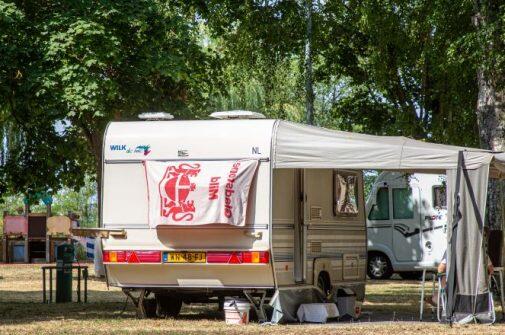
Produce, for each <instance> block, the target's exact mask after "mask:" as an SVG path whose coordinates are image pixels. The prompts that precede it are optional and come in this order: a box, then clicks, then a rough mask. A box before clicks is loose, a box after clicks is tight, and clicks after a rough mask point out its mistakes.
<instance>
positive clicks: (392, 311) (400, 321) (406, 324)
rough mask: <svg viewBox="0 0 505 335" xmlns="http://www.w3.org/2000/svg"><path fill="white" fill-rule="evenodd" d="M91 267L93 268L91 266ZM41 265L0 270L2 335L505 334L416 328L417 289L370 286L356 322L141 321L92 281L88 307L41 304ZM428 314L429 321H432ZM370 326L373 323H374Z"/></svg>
mask: <svg viewBox="0 0 505 335" xmlns="http://www.w3.org/2000/svg"><path fill="white" fill-rule="evenodd" d="M91 267H92V266H91ZM41 301H42V283H41V270H40V265H24V264H23V265H3V264H0V334H72V335H75V334H216V333H219V334H239V333H240V334H258V333H259V334H266V333H269V334H270V333H275V334H360V335H366V334H374V335H375V334H398V333H402V334H419V335H421V334H423V335H424V334H458V335H459V334H482V333H487V334H504V333H505V324H497V325H493V326H481V325H470V326H455V327H453V328H449V326H447V325H439V324H438V323H435V322H423V323H420V322H416V321H415V320H417V317H418V303H419V283H418V282H415V281H400V280H390V281H369V283H368V285H367V300H366V302H365V305H364V315H363V317H362V318H361V320H360V321H358V322H353V323H349V322H347V323H331V324H326V325H306V324H305V325H278V326H261V325H258V324H254V323H253V324H250V325H248V326H227V325H226V324H225V323H224V321H223V316H222V315H221V313H219V311H218V310H217V306H216V305H191V306H184V307H183V310H182V313H181V316H180V317H179V318H177V319H156V320H138V319H136V318H135V312H134V310H133V308H132V305H131V304H128V305H127V307H126V309H125V310H124V311H123V309H124V306H125V304H124V303H125V297H124V295H123V293H122V292H121V291H120V290H118V289H114V288H111V289H110V290H108V289H107V286H106V284H105V283H104V282H103V281H102V280H97V279H95V278H91V279H90V282H89V301H90V302H89V303H88V304H77V303H72V304H42V303H41ZM430 318H431V317H430V312H429V311H428V310H427V311H426V319H428V320H429V319H430ZM370 321H372V322H370Z"/></svg>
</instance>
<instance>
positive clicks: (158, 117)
mask: <svg viewBox="0 0 505 335" xmlns="http://www.w3.org/2000/svg"><path fill="white" fill-rule="evenodd" d="M138 117H139V119H141V120H145V121H163V120H172V119H173V118H174V116H173V115H172V114H170V113H165V112H149V113H142V114H139V116H138Z"/></svg>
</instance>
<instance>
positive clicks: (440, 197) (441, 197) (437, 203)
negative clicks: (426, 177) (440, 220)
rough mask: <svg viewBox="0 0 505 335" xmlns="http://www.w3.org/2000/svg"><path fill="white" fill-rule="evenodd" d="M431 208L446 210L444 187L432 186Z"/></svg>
mask: <svg viewBox="0 0 505 335" xmlns="http://www.w3.org/2000/svg"><path fill="white" fill-rule="evenodd" d="M433 207H434V208H447V195H446V194H445V187H444V186H433Z"/></svg>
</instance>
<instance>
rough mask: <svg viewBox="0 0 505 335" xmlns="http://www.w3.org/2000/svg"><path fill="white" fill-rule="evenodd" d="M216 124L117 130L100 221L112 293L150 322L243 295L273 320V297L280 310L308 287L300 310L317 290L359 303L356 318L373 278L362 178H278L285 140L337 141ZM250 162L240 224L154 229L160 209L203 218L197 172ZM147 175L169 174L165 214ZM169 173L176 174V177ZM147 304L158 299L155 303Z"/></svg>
mask: <svg viewBox="0 0 505 335" xmlns="http://www.w3.org/2000/svg"><path fill="white" fill-rule="evenodd" d="M216 116H217V117H218V118H221V119H220V120H195V121H134V122H112V123H110V124H109V125H108V127H107V129H106V132H105V136H104V147H103V148H104V149H103V182H102V190H101V194H102V213H101V218H100V219H101V220H100V224H101V231H102V236H103V238H102V248H103V258H104V265H105V269H106V277H107V282H108V284H109V285H111V286H116V287H120V288H122V289H123V290H124V292H125V293H127V294H128V295H129V296H131V297H132V300H134V301H135V303H136V304H137V307H138V310H139V312H140V313H141V314H142V315H149V314H150V308H149V306H151V305H150V304H154V302H156V313H157V314H163V315H170V316H174V315H177V314H178V312H179V310H180V308H181V303H182V302H183V301H184V302H186V303H191V302H201V301H220V302H222V299H223V297H224V296H246V297H247V298H248V299H250V300H251V301H252V302H253V303H254V304H255V307H256V309H257V312H258V313H259V314H260V318H263V319H265V318H266V317H265V311H264V309H263V307H264V304H263V303H264V302H265V301H266V300H268V299H269V298H272V296H274V294H275V295H276V296H274V297H273V298H272V300H275V299H279V297H278V295H279V292H287V291H290V290H291V291H292V292H294V291H293V290H303V289H307V288H308V289H310V290H312V291H311V292H312V293H310V294H305V295H303V294H297V295H296V299H298V300H303V299H305V300H307V299H308V300H310V299H311V298H307V297H309V296H311V297H312V296H313V295H314V292H315V291H314V290H316V291H317V292H319V293H323V295H328V294H329V293H330V292H333V293H335V294H337V293H336V292H344V291H345V292H346V294H349V292H351V294H354V295H355V296H356V308H355V313H356V314H355V315H354V316H357V315H358V314H359V313H360V306H361V302H362V301H363V299H364V288H365V277H366V220H365V206H364V192H363V176H362V171H361V170H354V169H334V168H328V165H326V166H325V167H321V164H319V165H316V166H315V167H314V168H297V167H296V166H297V163H295V164H291V165H289V166H288V165H286V166H284V167H283V168H275V167H274V164H273V159H274V157H275V155H276V150H279V149H278V147H277V145H278V143H280V140H279V138H278V137H280V136H281V135H279V134H281V133H282V134H283V135H282V136H283V137H285V139H283V143H288V142H289V143H291V142H292V141H295V142H296V141H300V144H302V145H303V142H301V141H302V139H297V136H296V135H295V136H293V135H291V134H290V133H289V132H291V131H295V132H298V133H299V134H302V133H303V131H310V132H311V134H312V132H314V136H321V138H324V137H327V136H328V133H330V134H332V132H330V131H328V130H324V129H321V128H317V127H308V126H303V125H296V124H293V123H290V122H285V121H280V120H268V119H261V118H262V115H261V114H259V115H258V114H256V113H233V112H230V113H218V114H217V115H216ZM244 117H245V118H247V117H248V118H252V119H242V118H244ZM234 118H238V119H234ZM311 136H312V135H311ZM312 149H313V148H307V150H308V151H307V155H309V156H310V157H315V158H320V160H321V161H324V160H325V159H326V158H325V157H323V156H322V155H321V156H320V157H317V156H315V155H317V153H313V154H312V153H311V150H312ZM303 150H305V149H303ZM251 160H252V161H255V162H257V167H256V170H255V172H254V177H253V179H252V182H251V183H250V189H248V191H247V193H248V194H247V195H245V198H244V199H247V201H246V205H245V206H246V208H245V209H244V213H246V214H245V219H244V222H242V224H223V222H221V221H219V222H218V221H209V220H206V219H202V221H201V222H193V223H192V224H186V222H184V221H181V222H180V223H179V224H173V223H167V222H168V221H166V220H167V218H166V217H165V218H163V219H164V220H165V221H164V222H165V224H159V225H157V226H156V227H153V226H152V224H151V221H150V220H153V214H152V213H157V212H156V211H154V212H153V211H152V210H151V208H150V206H154V205H156V206H170V208H169V209H167V211H166V212H164V211H163V209H162V212H161V213H162V214H161V215H162V216H163V215H164V213H166V214H167V216H168V214H169V212H170V214H172V213H175V212H177V214H178V216H175V214H174V216H173V217H174V218H175V217H177V218H178V219H182V218H183V217H187V218H189V217H191V218H193V215H196V212H195V206H196V203H195V202H194V200H189V199H190V198H191V194H192V193H191V192H192V191H194V190H195V187H196V189H198V188H199V187H203V186H205V185H200V184H199V185H196V186H195V185H192V180H193V179H194V178H196V177H195V176H196V175H197V173H198V172H197V171H196V170H191V168H190V166H192V167H195V166H204V165H205V166H209V167H211V168H213V166H215V167H216V169H217V167H219V166H222V165H223V164H224V165H226V164H228V163H229V162H231V163H233V166H235V164H236V163H234V162H243V161H251ZM330 163H331V162H330ZM149 164H166V165H167V166H169V167H168V168H167V169H166V173H165V175H164V177H163V178H165V179H163V180H162V181H160V182H159V185H161V183H162V182H165V181H166V184H164V185H169V184H170V183H172V184H170V185H172V186H170V187H171V188H167V187H168V186H167V187H165V188H162V187H161V186H160V188H159V189H160V194H159V195H160V197H161V205H160V204H159V202H160V199H158V198H157V197H152V196H150V194H151V195H152V193H150V192H152V191H153V190H152V187H151V190H148V185H149V181H148V179H149V177H148V174H149V173H150V172H149V171H147V172H146V169H149V168H147V167H146V166H149ZM328 164H329V163H328ZM169 171H171V173H172V172H173V174H170V176H167V175H168V174H169ZM202 173H203V172H202ZM216 180H217V179H216ZM216 180H213V181H216ZM213 181H210V180H209V183H208V185H207V186H208V187H207V188H208V190H210V191H209V192H210V193H209V198H212V197H213V196H214V195H215V194H214V193H212V192H213V191H212V190H215V188H214V186H216V185H214V184H212V182H213ZM157 185H158V184H154V186H155V188H156V187H157ZM173 185H175V186H173ZM218 186H219V185H218ZM218 186H216V187H218ZM232 186H233V185H232ZM226 187H227V186H226ZM156 190H157V189H155V190H154V192H156ZM236 191H237V190H236ZM171 192H172V193H171ZM195 192H196V191H195ZM211 193H212V194H211ZM188 194H189V195H188ZM163 197H166V198H167V199H168V198H170V199H168V200H163ZM176 198H177V199H176ZM195 201H196V200H195ZM227 201H228V200H227ZM227 204H228V202H227ZM167 208H168V207H167ZM209 208H210V207H209ZM208 211H211V210H210V209H209V210H208ZM202 215H203V216H202V217H208V215H209V213H204V214H202ZM339 289H341V290H339ZM135 291H137V292H140V295H139V296H138V297H136V293H134V292H135ZM296 292H299V291H296ZM150 294H152V295H154V299H146V297H147V296H149V295H150ZM148 301H150V303H148ZM153 311H154V310H153ZM153 311H151V312H153ZM294 312H295V313H296V310H294ZM289 313H293V311H289Z"/></svg>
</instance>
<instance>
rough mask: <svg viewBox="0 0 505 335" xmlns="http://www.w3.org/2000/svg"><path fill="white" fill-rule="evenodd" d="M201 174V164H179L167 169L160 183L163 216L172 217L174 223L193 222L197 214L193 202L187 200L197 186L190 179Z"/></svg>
mask: <svg viewBox="0 0 505 335" xmlns="http://www.w3.org/2000/svg"><path fill="white" fill-rule="evenodd" d="M199 173H200V164H197V163H195V164H193V165H191V164H187V163H183V164H179V166H178V167H177V166H175V165H170V166H168V167H167V169H166V171H165V174H164V176H163V179H162V180H161V181H160V183H159V192H160V200H161V213H160V215H161V216H164V217H171V218H172V220H174V221H183V220H184V221H191V220H193V217H194V214H193V213H195V210H196V209H195V204H194V201H193V200H187V198H188V196H189V194H190V193H191V192H192V191H194V190H195V188H196V185H195V184H194V183H192V182H191V179H190V177H196V176H198V174H199Z"/></svg>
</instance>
